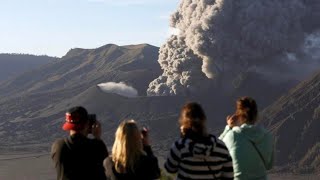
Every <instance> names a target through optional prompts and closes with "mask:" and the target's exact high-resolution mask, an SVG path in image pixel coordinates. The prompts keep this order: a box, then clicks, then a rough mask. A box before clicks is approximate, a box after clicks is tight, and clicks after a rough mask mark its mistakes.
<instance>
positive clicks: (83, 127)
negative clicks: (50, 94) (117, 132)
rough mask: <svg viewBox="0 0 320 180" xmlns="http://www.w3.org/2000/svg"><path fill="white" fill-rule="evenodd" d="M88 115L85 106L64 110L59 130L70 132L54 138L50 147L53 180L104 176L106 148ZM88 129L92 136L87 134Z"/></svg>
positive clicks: (98, 124) (95, 122) (94, 122)
mask: <svg viewBox="0 0 320 180" xmlns="http://www.w3.org/2000/svg"><path fill="white" fill-rule="evenodd" d="M92 121H93V122H91V120H90V119H89V116H88V113H87V111H86V109H84V108H83V107H74V108H71V109H70V110H68V112H67V113H66V122H65V123H64V125H63V130H65V131H69V134H70V136H69V137H67V138H62V139H58V140H56V141H55V142H54V143H53V145H52V148H51V158H52V160H53V162H54V166H55V168H56V172H57V180H89V179H95V180H105V179H106V176H105V173H104V168H103V160H104V159H105V158H106V157H107V156H108V150H107V147H106V146H105V144H104V142H103V141H102V140H101V139H100V137H101V126H100V123H99V122H98V121H96V120H95V119H94V120H92ZM89 133H91V134H92V135H93V137H94V139H89V138H88V137H87V136H88V134H89Z"/></svg>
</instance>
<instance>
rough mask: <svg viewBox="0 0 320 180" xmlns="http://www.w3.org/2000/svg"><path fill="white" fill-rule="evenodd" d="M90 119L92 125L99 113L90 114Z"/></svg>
mask: <svg viewBox="0 0 320 180" xmlns="http://www.w3.org/2000/svg"><path fill="white" fill-rule="evenodd" d="M88 120H89V123H90V125H93V124H94V123H96V121H97V115H95V114H88Z"/></svg>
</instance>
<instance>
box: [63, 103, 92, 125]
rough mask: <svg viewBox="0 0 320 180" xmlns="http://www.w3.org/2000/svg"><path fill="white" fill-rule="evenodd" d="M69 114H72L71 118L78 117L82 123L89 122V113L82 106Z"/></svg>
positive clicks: (69, 111) (70, 110) (71, 110)
mask: <svg viewBox="0 0 320 180" xmlns="http://www.w3.org/2000/svg"><path fill="white" fill-rule="evenodd" d="M67 113H69V114H71V116H76V117H78V118H79V120H80V123H84V122H87V121H88V111H87V110H86V109H85V108H84V107H82V106H76V107H72V108H70V109H69V110H68V111H67Z"/></svg>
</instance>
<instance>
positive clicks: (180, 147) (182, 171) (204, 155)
mask: <svg viewBox="0 0 320 180" xmlns="http://www.w3.org/2000/svg"><path fill="white" fill-rule="evenodd" d="M165 168H166V170H167V171H168V172H170V173H177V179H181V180H182V179H233V168H232V160H231V157H230V155H229V152H228V149H227V148H226V146H225V145H224V143H223V142H222V141H221V140H219V139H217V138H216V137H215V136H214V135H209V136H208V137H202V138H196V139H193V138H189V137H184V138H181V139H179V140H177V141H176V142H175V143H174V145H173V147H172V148H171V152H170V153H169V156H168V158H167V161H166V163H165Z"/></svg>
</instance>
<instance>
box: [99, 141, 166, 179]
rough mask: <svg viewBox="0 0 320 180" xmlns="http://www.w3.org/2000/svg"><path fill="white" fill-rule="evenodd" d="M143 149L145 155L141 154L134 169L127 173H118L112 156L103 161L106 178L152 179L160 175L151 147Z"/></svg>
mask: <svg viewBox="0 0 320 180" xmlns="http://www.w3.org/2000/svg"><path fill="white" fill-rule="evenodd" d="M144 151H145V152H146V154H147V155H142V156H141V158H140V160H139V162H137V165H136V167H135V171H134V172H131V171H128V172H127V173H118V172H117V171H116V170H115V167H114V163H113V161H112V157H108V158H107V159H106V161H105V169H106V175H107V179H108V180H135V179H139V180H152V179H157V178H159V177H160V169H159V165H158V159H157V158H156V157H155V156H154V155H153V153H152V150H151V147H150V146H145V147H144Z"/></svg>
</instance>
